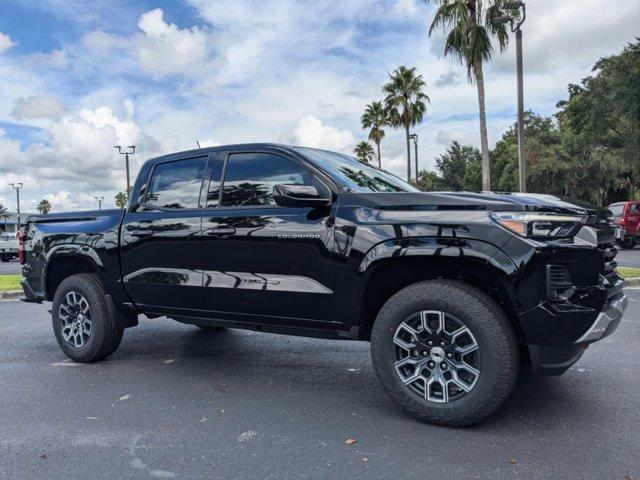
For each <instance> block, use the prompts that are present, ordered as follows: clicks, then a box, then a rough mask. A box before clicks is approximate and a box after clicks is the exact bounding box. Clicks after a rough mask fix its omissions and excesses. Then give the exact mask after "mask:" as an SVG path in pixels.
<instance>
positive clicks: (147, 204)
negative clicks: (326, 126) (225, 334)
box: [20, 144, 627, 426]
mask: <svg viewBox="0 0 640 480" xmlns="http://www.w3.org/2000/svg"><path fill="white" fill-rule="evenodd" d="M609 216H610V212H609V211H608V210H605V209H599V208H596V207H592V206H589V205H582V204H577V203H571V202H568V201H565V200H561V199H559V198H556V197H552V196H547V195H531V194H475V193H433V192H430V193H425V192H420V191H418V190H417V189H415V188H414V187H413V186H411V185H409V184H408V183H405V182H403V181H402V180H400V179H398V178H396V177H395V176H393V175H391V174H389V173H387V172H385V171H383V170H380V169H377V168H374V167H372V166H370V165H367V164H363V163H360V162H358V161H357V160H355V159H353V158H351V157H349V156H346V155H342V154H338V153H332V152H328V151H323V150H317V149H311V148H304V147H290V146H282V145H274V144H247V145H232V146H222V147H214V148H206V149H199V150H192V151H187V152H181V153H176V154H172V155H167V156H163V157H160V158H155V159H151V160H148V161H147V162H146V163H145V164H144V166H143V167H142V169H141V170H140V172H139V175H138V178H137V180H136V182H135V185H134V187H133V189H132V192H131V195H130V201H129V205H128V207H127V208H126V209H122V210H103V211H86V212H76V213H62V214H52V215H46V216H39V215H32V216H30V217H28V219H27V221H26V224H25V225H24V226H23V228H22V230H21V234H20V240H21V251H20V258H21V261H22V262H23V264H24V266H23V274H24V280H23V281H22V286H23V288H24V293H25V297H24V298H23V300H25V301H28V302H43V301H50V302H53V307H52V310H51V314H52V324H53V332H54V334H55V338H56V340H57V342H58V344H59V345H60V348H61V349H62V351H63V352H64V353H65V354H66V355H67V356H68V357H70V358H71V359H73V360H75V361H77V362H93V361H97V360H102V359H104V358H106V357H108V356H109V355H111V354H113V353H114V352H115V351H116V349H117V348H118V345H119V344H120V341H121V340H122V335H123V332H124V330H125V329H127V328H129V327H133V326H135V325H137V324H138V317H139V316H140V314H144V315H145V316H146V317H148V318H155V317H161V316H163V317H169V318H171V319H174V320H176V321H178V322H183V323H187V324H193V325H195V326H198V327H201V328H203V329H216V328H221V327H230V328H245V329H253V330H258V331H264V332H275V333H281V334H293V335H304V336H312V337H322V338H329V339H345V340H363V341H369V342H371V355H372V362H373V367H374V370H375V373H376V375H377V377H378V378H379V380H380V383H381V384H382V386H383V388H384V390H385V391H386V392H387V393H388V395H389V396H390V397H391V399H393V400H394V401H395V402H396V403H397V404H398V405H399V406H400V407H401V408H402V409H404V410H405V411H406V412H408V413H410V414H411V415H413V416H414V417H416V418H418V419H420V420H423V421H427V422H431V423H436V424H444V425H455V426H464V425H470V424H473V423H476V422H479V421H480V420H482V419H483V418H485V417H486V416H488V415H489V414H491V413H492V412H494V411H495V410H496V409H498V408H499V407H500V405H501V404H502V403H503V402H504V401H505V400H506V399H507V397H508V396H509V394H510V392H511V390H512V388H513V386H514V383H515V381H516V378H517V376H518V373H519V368H520V365H521V363H530V364H531V365H532V367H533V369H534V370H535V371H537V372H539V373H541V374H551V375H557V374H561V373H563V372H564V371H565V370H567V369H568V368H569V367H570V366H571V365H572V364H574V363H575V362H576V361H577V360H578V359H579V358H580V356H581V355H582V354H583V353H584V351H585V349H586V348H587V347H588V346H589V344H591V343H592V342H595V341H597V340H600V339H602V338H603V337H606V336H607V335H609V334H611V333H612V332H613V331H614V330H615V329H616V328H617V327H618V324H619V322H620V319H621V317H622V314H623V312H624V310H625V308H626V306H627V299H626V297H625V294H624V292H623V280H622V279H621V278H620V277H619V276H618V274H617V273H616V270H615V267H616V263H615V260H614V257H615V255H616V248H615V245H614V242H615V239H614V234H613V232H614V230H613V228H612V226H611V225H610V222H609Z"/></svg>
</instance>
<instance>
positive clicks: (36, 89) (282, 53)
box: [0, 0, 640, 208]
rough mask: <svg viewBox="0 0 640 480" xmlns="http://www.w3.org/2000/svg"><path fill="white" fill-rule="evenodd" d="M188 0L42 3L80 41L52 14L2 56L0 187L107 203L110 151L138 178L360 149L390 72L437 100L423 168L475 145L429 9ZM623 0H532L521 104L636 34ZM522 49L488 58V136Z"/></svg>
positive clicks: (577, 75)
mask: <svg viewBox="0 0 640 480" xmlns="http://www.w3.org/2000/svg"><path fill="white" fill-rule="evenodd" d="M187 2H188V3H189V4H190V5H191V7H193V12H194V13H195V14H194V15H193V17H191V18H194V19H195V20H194V22H197V23H188V22H189V20H187V19H186V17H181V12H180V10H181V9H173V8H172V9H171V10H166V11H164V12H163V11H162V10H160V9H155V10H151V11H149V12H147V13H144V14H143V15H141V16H140V17H138V18H136V17H133V18H127V17H126V16H125V17H118V16H117V15H115V13H117V12H116V10H118V9H119V8H121V6H120V4H119V2H109V1H107V0H104V1H99V2H98V1H97V0H96V2H93V3H92V9H90V10H91V11H90V12H87V15H85V16H82V11H83V10H86V8H82V7H79V6H77V5H76V6H74V5H73V4H72V3H73V2H61V1H60V0H47V2H46V3H44V2H40V3H38V2H36V3H38V5H37V6H36V7H34V8H37V9H40V10H42V9H47V10H51V11H52V12H54V14H55V15H60V16H62V18H64V19H65V20H66V21H67V22H73V28H74V29H75V30H74V31H77V32H79V35H80V36H79V37H78V35H75V34H74V35H71V36H70V35H63V34H61V33H60V32H59V31H58V30H56V28H57V27H56V26H55V25H53V23H55V22H52V27H51V32H47V34H51V36H53V37H56V38H57V39H58V41H59V44H58V46H57V47H56V50H53V51H51V49H50V48H51V47H50V46H49V45H47V46H43V48H42V51H41V52H32V53H30V54H19V53H15V54H14V51H13V50H12V51H11V53H12V54H11V55H5V56H3V57H2V62H0V122H2V124H6V125H11V128H9V127H7V130H8V131H9V132H10V134H9V133H1V132H0V195H3V196H4V197H5V199H9V200H11V199H12V198H14V195H13V192H11V191H10V190H8V189H7V188H6V186H4V184H6V181H14V180H17V181H23V180H24V181H25V189H24V190H23V192H22V193H23V195H24V198H25V202H27V201H29V202H31V201H34V202H35V200H39V199H41V198H43V197H44V196H45V195H49V194H51V195H54V196H56V201H58V202H59V203H60V206H61V207H60V208H62V206H63V205H66V206H69V207H71V208H80V207H82V208H85V206H86V207H87V208H95V204H94V202H92V201H91V197H92V195H94V194H98V195H104V196H105V199H106V200H105V206H108V205H109V204H110V203H109V202H111V204H112V201H113V200H112V199H113V195H114V194H115V192H116V191H117V190H121V189H122V188H123V185H124V168H123V164H124V160H123V158H122V157H120V156H119V155H118V154H117V153H116V152H115V150H114V149H113V147H112V145H114V144H124V145H127V144H130V143H135V144H136V145H138V152H139V153H137V154H136V155H135V156H134V157H133V158H132V168H133V171H132V173H133V174H134V175H135V173H136V171H137V168H138V167H139V165H140V164H141V162H142V161H143V160H144V159H146V158H148V157H150V156H155V155H158V154H162V153H166V152H170V151H178V150H183V149H191V148H195V147H196V140H200V141H201V145H202V146H209V145H215V144H218V143H223V144H227V143H240V142H255V141H274V140H278V139H281V140H283V141H285V142H290V143H298V144H304V145H312V146H319V147H323V148H329V149H333V150H338V151H343V152H346V153H350V154H351V153H352V151H351V150H352V148H353V145H354V144H355V143H356V142H357V141H359V140H361V139H365V138H366V133H367V132H365V131H364V130H362V129H361V128H360V123H359V119H360V115H361V113H362V110H363V108H364V105H365V104H366V103H368V102H370V101H372V100H378V99H380V98H381V97H382V93H381V91H380V87H381V86H382V84H383V83H384V82H385V81H386V80H387V73H386V72H389V71H392V70H393V69H394V68H395V67H397V66H398V65H399V64H407V65H410V66H416V67H417V68H418V71H419V72H420V73H422V74H423V75H424V78H425V81H426V83H427V93H428V94H429V95H430V97H431V103H430V105H429V106H428V111H427V115H426V118H425V122H424V123H422V124H421V125H418V126H416V127H415V129H414V131H415V133H417V134H418V135H419V138H420V141H419V144H418V148H419V151H420V164H421V167H423V168H424V167H426V168H433V167H432V166H433V159H434V157H436V156H437V155H439V154H440V153H442V151H443V150H444V148H446V145H448V143H449V142H450V140H452V139H458V140H460V141H461V142H462V143H465V144H472V145H478V143H479V128H478V115H477V109H478V104H477V94H476V87H475V85H472V84H469V83H468V82H467V80H466V71H465V68H464V67H463V66H461V65H459V64H457V63H456V62H454V61H453V60H452V59H449V58H441V57H440V56H439V55H441V52H442V44H441V42H440V40H438V39H436V38H429V37H428V35H427V32H426V28H427V26H428V24H429V23H430V21H431V20H432V15H433V11H434V8H435V6H434V4H433V2H429V3H428V4H425V3H424V2H423V1H422V0H381V1H374V0H349V1H348V2H341V3H339V4H336V3H335V2H328V1H319V2H300V1H299V0H216V1H211V0H187ZM32 3H33V2H32ZM41 3H44V7H43V5H41ZM623 3H624V6H622V7H620V8H617V9H613V8H611V1H610V0H563V1H562V2H558V1H557V0H538V1H536V2H529V3H528V4H527V14H528V18H527V21H526V23H525V25H524V28H525V31H524V35H525V37H524V40H525V42H524V43H525V72H526V77H525V103H526V107H527V108H531V109H534V110H535V111H538V112H541V113H545V114H550V113H553V111H554V110H555V104H556V102H557V101H558V100H560V99H561V98H563V97H564V96H566V86H567V84H568V83H569V82H572V83H576V82H579V81H580V79H581V78H582V77H584V76H585V75H587V74H588V73H589V71H590V67H591V66H592V65H593V63H594V62H595V61H596V60H597V59H598V57H600V56H602V55H609V54H613V53H616V52H618V51H620V50H621V48H622V46H623V44H624V43H625V42H627V41H632V40H633V38H634V35H636V34H637V28H636V27H637V25H638V24H640V19H639V18H638V16H639V15H640V9H637V8H635V5H633V4H634V3H635V2H623ZM55 4H59V5H60V8H55V9H52V8H51V6H52V5H55ZM107 13H109V14H107ZM79 16H82V18H79ZM113 18H122V24H119V25H117V26H116V25H114V24H113ZM125 32H129V33H125ZM76 38H80V39H79V40H76ZM7 39H8V37H7ZM512 40H513V37H512ZM8 41H9V42H11V43H12V44H13V42H12V41H11V39H8ZM1 42H2V40H1V38H0V44H1ZM0 49H1V47H0ZM513 50H514V48H513V43H512V45H511V47H510V50H509V51H508V52H507V53H506V54H499V53H495V55H494V57H493V59H492V60H491V62H489V63H488V64H487V65H486V94H487V114H488V121H489V125H488V127H489V140H490V143H491V144H493V143H494V142H495V141H496V140H498V139H499V138H500V135H501V133H502V132H503V131H504V129H505V128H506V126H507V125H509V124H510V123H512V122H513V121H514V120H515V116H514V114H515V105H516V101H515V100H516V92H515V61H514V58H513ZM5 51H6V48H5ZM16 51H18V49H16ZM149 77H152V79H153V81H149ZM20 98H23V99H29V98H55V99H58V101H59V102H60V104H63V105H65V106H67V107H68V110H67V111H66V112H63V113H62V116H59V114H57V113H56V109H55V108H51V106H50V107H48V109H47V108H44V107H45V105H43V104H42V102H41V101H39V102H40V105H39V106H38V105H36V103H38V102H35V101H30V102H28V103H29V109H27V108H26V105H22V109H21V110H20V109H19V110H16V108H15V107H16V102H18V103H20V101H19V100H18V99H20ZM22 102H23V103H24V102H25V101H22ZM35 107H38V108H35ZM12 109H13V110H16V112H15V113H17V114H18V116H20V118H18V117H17V116H16V115H15V114H14V116H12V113H13V110H12ZM29 112H31V113H29ZM34 112H35V113H34ZM43 112H44V113H43ZM36 115H44V118H35V116H36ZM283 132H284V133H283ZM386 133H387V135H386V137H385V139H384V140H383V142H382V146H381V147H382V157H383V167H385V168H388V169H390V170H392V171H393V172H394V173H396V174H398V175H399V176H401V177H403V178H404V177H405V176H406V173H405V169H406V152H405V141H404V132H403V131H402V130H394V129H387V132H386ZM412 154H413V146H412ZM36 178H37V181H36V180H35V179H36ZM55 192H57V193H55ZM64 192H68V197H65V194H64ZM83 192H84V193H83ZM86 196H88V197H86ZM87 198H88V200H87ZM65 201H66V202H67V203H66V204H65V203H64V202H65ZM68 202H71V204H69V203H68ZM66 206H65V208H66Z"/></svg>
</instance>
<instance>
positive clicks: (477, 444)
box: [0, 290, 640, 480]
mask: <svg viewBox="0 0 640 480" xmlns="http://www.w3.org/2000/svg"><path fill="white" fill-rule="evenodd" d="M628 293H629V295H630V300H631V301H630V307H629V310H628V312H627V314H626V317H625V319H624V320H623V323H622V324H621V326H620V328H619V329H618V331H617V332H616V333H615V334H614V335H613V336H612V337H609V338H608V339H605V340H603V341H602V342H600V343H598V344H595V345H593V346H592V347H591V348H590V349H589V350H588V351H587V352H586V354H585V356H584V357H583V358H582V360H581V361H580V362H579V363H578V364H577V365H576V366H574V367H573V368H572V369H571V370H570V371H569V372H567V374H565V375H564V376H563V377H555V378H550V377H547V378H536V377H533V376H532V375H531V374H527V373H525V374H524V375H522V377H521V379H520V381H519V383H518V385H517V387H516V390H515V392H514V394H513V396H512V397H511V399H510V400H509V401H508V403H507V404H506V405H505V406H504V407H503V409H502V410H501V411H500V412H499V413H498V414H496V415H494V416H493V417H490V418H489V419H488V420H486V421H485V422H484V423H482V424H481V425H478V426H476V427H472V428H467V429H452V428H443V427H435V426H431V425H426V424H421V423H418V422H416V421H414V420H412V419H411V418H408V417H406V416H404V415H403V414H401V413H400V412H399V411H398V410H396V408H395V407H394V406H393V404H392V403H391V402H390V401H389V400H388V399H387V398H386V396H385V395H384V394H383V392H382V390H381V389H380V388H379V386H378V384H377V381H376V379H375V378H374V374H373V371H372V368H371V362H370V359H369V349H368V347H369V345H368V344H367V343H358V342H339V341H325V340H315V339H306V338H295V337H286V336H279V335H271V334H260V333H252V332H243V331H233V330H228V331H221V332H214V333H206V332H202V331H200V330H198V329H197V328H195V327H192V326H187V325H181V324H178V323H175V322H173V321H170V320H167V319H158V320H143V321H142V322H141V325H140V326H138V327H137V328H134V329H131V330H128V331H127V332H126V334H125V337H124V340H123V343H122V346H121V347H120V349H119V350H118V352H116V353H115V354H114V355H113V356H112V357H111V359H109V360H107V361H104V362H101V363H97V364H93V365H79V364H74V363H71V362H69V361H68V360H66V359H65V357H64V356H63V355H62V353H61V352H60V350H59V349H58V346H57V344H56V343H55V340H54V338H53V335H52V333H51V329H50V324H49V316H48V314H47V312H46V309H47V308H50V307H48V306H40V305H29V304H23V303H20V302H18V301H5V302H0V322H1V323H2V332H3V334H2V335H1V336H0V378H2V387H3V388H2V389H0V477H2V478H11V479H22V478H25V479H27V478H28V479H32V478H68V479H86V478H91V479H97V478H214V479H217V478H220V479H236V478H243V479H282V478H314V479H315V478H331V479H333V478H392V477H401V478H456V479H466V478H469V479H478V478H480V479H485V478H486V479H496V478H509V479H511V478H522V479H537V478H545V479H546V478H580V479H587V478H594V479H603V478H607V479H621V480H623V479H627V480H628V478H629V477H631V478H635V479H638V478H639V477H640V435H638V431H640V415H638V412H640V388H638V370H640V349H639V348H638V345H640V323H639V322H638V317H639V316H640V290H628ZM349 437H350V438H353V439H355V440H356V443H352V444H347V443H345V441H346V439H347V438H349ZM625 475H627V476H628V477H625Z"/></svg>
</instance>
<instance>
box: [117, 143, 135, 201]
mask: <svg viewBox="0 0 640 480" xmlns="http://www.w3.org/2000/svg"><path fill="white" fill-rule="evenodd" d="M113 148H117V149H118V153H119V154H120V155H124V158H125V162H126V164H127V198H129V195H130V194H131V177H130V176H129V155H133V154H134V153H136V146H135V145H129V146H128V147H126V148H127V149H126V150H122V146H120V145H114V146H113Z"/></svg>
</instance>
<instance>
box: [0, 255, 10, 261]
mask: <svg viewBox="0 0 640 480" xmlns="http://www.w3.org/2000/svg"><path fill="white" fill-rule="evenodd" d="M0 260H1V261H3V262H8V261H9V260H11V257H10V256H9V255H5V254H2V255H0Z"/></svg>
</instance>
